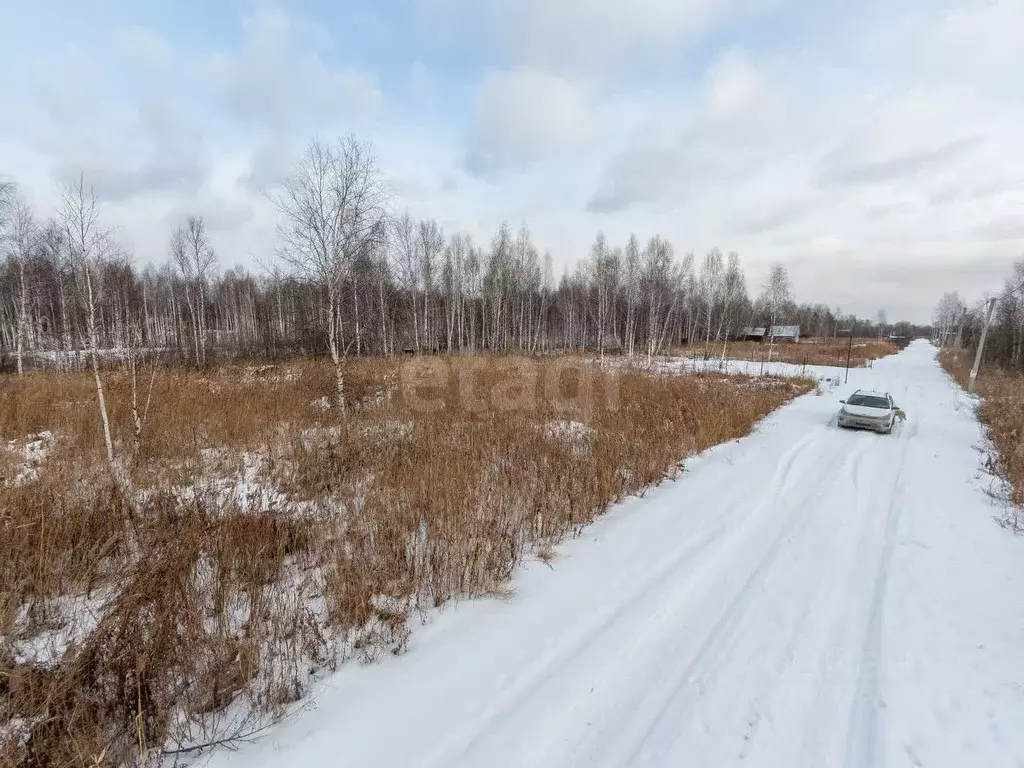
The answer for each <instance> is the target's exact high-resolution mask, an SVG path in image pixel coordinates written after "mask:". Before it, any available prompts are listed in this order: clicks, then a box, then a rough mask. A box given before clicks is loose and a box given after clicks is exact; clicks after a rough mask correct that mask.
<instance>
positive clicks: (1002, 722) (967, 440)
mask: <svg viewBox="0 0 1024 768" xmlns="http://www.w3.org/2000/svg"><path fill="white" fill-rule="evenodd" d="M857 386H872V387H876V388H884V389H888V390H889V391H890V392H892V394H893V396H894V398H895V399H896V401H897V403H898V404H899V405H900V406H901V407H903V408H904V409H905V410H906V411H907V413H908V416H909V421H908V422H907V423H905V424H903V425H901V426H900V427H898V428H897V430H896V432H894V434H893V435H892V436H890V437H883V436H878V435H873V434H867V433H861V432H845V431H841V430H839V429H838V428H836V427H835V426H834V415H835V411H836V409H837V408H838V402H837V400H838V399H839V397H841V396H842V395H843V394H845V393H847V392H849V391H852V389H854V388H855V387H857ZM982 442H983V436H982V431H981V428H980V427H979V425H978V423H977V421H976V419H975V417H974V414H973V411H972V408H971V404H970V400H969V399H968V397H967V396H966V395H964V394H963V393H962V392H960V391H959V390H958V389H957V388H956V387H955V386H954V385H953V384H952V383H951V382H950V381H949V380H948V379H947V378H946V376H945V375H944V374H943V373H942V371H941V369H940V368H939V367H938V364H937V362H936V361H935V355H934V350H933V348H932V347H931V346H929V345H928V344H925V343H921V342H918V343H915V344H913V345H912V346H911V347H910V348H909V349H908V350H906V351H905V352H903V353H901V354H900V355H897V356H894V357H891V358H887V359H885V360H882V361H878V362H877V363H876V364H875V366H874V368H873V369H870V370H867V369H862V370H855V371H852V372H851V375H850V384H849V386H847V387H844V388H842V389H841V390H838V391H836V392H833V393H829V394H826V395H824V396H821V397H816V396H814V395H813V394H812V395H808V396H805V397H802V398H800V399H798V400H796V401H795V402H793V403H792V404H790V405H788V406H787V407H785V408H783V409H781V410H780V411H778V412H776V413H775V414H773V415H772V416H770V417H769V418H768V419H766V420H765V422H764V423H763V424H762V425H761V426H760V427H759V428H758V429H757V430H756V432H755V433H754V434H753V435H751V436H749V437H748V438H746V439H744V440H741V441H738V442H734V443H731V444H728V445H725V446H719V447H718V448H716V449H714V450H712V451H710V452H709V453H708V454H705V455H704V456H701V457H698V458H697V459H695V460H693V461H691V462H689V463H688V465H687V470H688V471H687V472H686V473H685V474H684V475H683V477H682V478H681V479H680V480H679V481H676V482H667V483H664V484H663V485H661V486H660V487H658V488H656V489H653V490H651V491H650V492H648V493H647V495H646V497H644V498H635V499H631V500H629V501H627V502H625V503H623V504H620V505H618V506H616V507H615V508H614V509H613V510H612V511H611V512H610V513H609V514H608V515H607V516H606V517H604V518H602V519H601V520H600V521H599V522H598V523H596V524H595V525H593V526H592V527H591V528H589V529H588V530H587V531H586V533H585V535H584V536H583V537H582V538H581V539H579V540H576V541H573V542H569V543H567V544H566V545H564V546H563V547H562V548H561V549H560V552H559V556H558V558H557V559H556V560H555V561H554V563H553V568H548V567H546V566H545V565H543V564H539V563H536V564H533V565H531V566H529V567H527V568H525V569H523V570H522V571H521V572H520V573H519V574H518V575H517V577H516V581H515V596H514V597H513V598H511V599H508V600H498V599H494V600H480V601H470V602H463V603H461V604H459V605H453V606H451V607H449V608H446V609H445V610H443V611H441V612H440V613H439V614H438V615H437V616H435V617H434V618H433V619H432V620H431V622H430V623H429V624H427V625H426V626H424V627H417V628H416V629H415V630H414V632H413V635H412V640H411V644H410V649H409V651H408V653H407V654H405V655H404V656H401V657H398V658H394V659H389V660H387V661H386V662H383V663H381V664H377V665H369V666H359V665H349V666H346V667H344V668H343V669H342V670H341V671H340V672H339V673H338V674H336V675H335V676H334V677H333V678H331V679H330V681H329V682H328V683H327V684H326V685H325V686H324V687H323V688H321V689H320V690H319V691H318V693H317V695H316V699H315V702H314V703H313V705H312V707H311V708H310V710H308V711H306V712H303V713H300V714H298V715H297V716H295V717H294V718H292V719H290V720H288V721H286V722H284V723H282V724H281V725H279V726H277V727H276V728H274V729H273V730H272V731H271V732H270V733H269V734H268V735H266V736H265V737H263V738H262V739H261V740H259V741H257V742H255V743H253V744H251V745H246V746H244V747H243V748H241V749H240V750H239V751H237V752H226V751H225V752H218V753H215V754H214V755H213V759H212V764H214V765H217V766H227V765H230V766H247V767H252V766H265V765H275V766H302V767H303V768H314V767H315V766H359V767H360V768H363V767H367V766H394V767H395V768H410V767H411V766H429V767H431V768H434V767H436V768H440V767H441V766H480V767H481V768H499V767H501V766H530V767H531V768H533V767H540V766H543V767H544V768H556V767H558V766H586V767H588V768H589V767H591V766H594V767H599V766H629V765H636V766H641V765H642V766H696V767H701V768H703V767H705V766H706V767H708V768H722V767H723V766H737V765H747V766H770V767H771V768H800V767H803V766H806V767H807V768H827V767H828V766H845V767H848V768H854V767H856V768H861V767H864V768H867V767H868V766H951V767H955V768H969V767H973V766H978V767H979V768H980V767H982V766H984V768H997V767H999V766H1021V765H1024V541H1022V540H1021V539H1020V538H1018V537H1015V536H1014V535H1013V534H1012V533H1010V532H1008V531H1006V530H1004V529H1003V528H1001V527H1000V526H998V525H997V524H996V523H995V522H994V520H993V516H994V515H995V514H997V513H998V509H997V508H996V506H994V503H993V502H992V501H991V500H990V498H989V497H988V496H987V495H986V494H985V488H986V484H987V482H988V481H987V479H985V478H983V477H981V476H980V473H979V453H978V450H977V449H978V447H979V446H980V445H981V444H982Z"/></svg>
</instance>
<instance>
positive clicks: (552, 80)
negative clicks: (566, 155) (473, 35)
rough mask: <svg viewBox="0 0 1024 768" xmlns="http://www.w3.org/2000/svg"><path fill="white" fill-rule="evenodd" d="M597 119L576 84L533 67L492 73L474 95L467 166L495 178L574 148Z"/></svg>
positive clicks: (586, 135)
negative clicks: (473, 114)
mask: <svg viewBox="0 0 1024 768" xmlns="http://www.w3.org/2000/svg"><path fill="white" fill-rule="evenodd" d="M593 120H594V115H593V114H592V111H591V107H590V104H589V100H588V96H587V93H586V90H585V88H584V87H582V86H581V85H580V84H578V83H576V82H573V81H570V80H568V79H565V78H563V77H560V76H558V75H552V74H549V73H546V72H541V71H538V70H533V69H513V70H501V71H498V70H495V71H491V72H488V73H487V74H486V75H485V76H484V78H483V81H482V83H481V84H480V86H479V89H478V90H477V94H476V115H475V122H474V126H473V129H472V130H473V133H472V138H471V140H470V146H469V150H468V153H467V156H466V169H467V170H468V171H469V172H470V173H472V174H474V175H479V176H484V177H496V176H498V175H500V174H501V173H502V172H503V171H505V170H508V169H513V170H521V169H523V168H526V167H529V166H530V165H533V164H534V163H537V162H539V161H541V160H543V159H545V158H548V157H550V156H551V155H552V154H553V153H555V152H563V151H569V152H571V151H574V150H576V149H578V148H579V147H580V146H581V145H583V144H585V143H586V142H587V141H589V140H590V139H591V138H592V136H593Z"/></svg>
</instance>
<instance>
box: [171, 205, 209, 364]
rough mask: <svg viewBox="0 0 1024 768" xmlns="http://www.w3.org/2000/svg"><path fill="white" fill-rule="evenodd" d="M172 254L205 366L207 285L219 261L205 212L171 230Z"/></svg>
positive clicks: (197, 355)
mask: <svg viewBox="0 0 1024 768" xmlns="http://www.w3.org/2000/svg"><path fill="white" fill-rule="evenodd" d="M171 257H172V259H173V260H174V263H175V265H176V266H177V267H178V272H179V273H180V274H181V280H182V282H183V283H184V286H185V302H186V304H187V305H188V311H189V317H190V318H191V321H192V338H193V343H194V345H195V358H196V366H197V367H199V368H202V367H203V366H205V365H206V285H207V280H208V279H209V277H210V272H211V271H212V269H213V267H214V265H215V264H216V263H217V255H216V253H215V252H214V250H213V247H212V246H211V245H210V239H209V237H208V235H207V234H206V224H205V222H204V221H203V217H202V216H189V217H188V221H186V223H185V226H183V227H178V228H177V229H175V230H174V232H173V233H172V234H171Z"/></svg>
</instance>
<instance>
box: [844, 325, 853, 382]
mask: <svg viewBox="0 0 1024 768" xmlns="http://www.w3.org/2000/svg"><path fill="white" fill-rule="evenodd" d="M852 354H853V326H852V325H851V326H850V343H849V344H848V345H847V346H846V378H845V379H844V380H843V384H849V383H850V356H851V355H852Z"/></svg>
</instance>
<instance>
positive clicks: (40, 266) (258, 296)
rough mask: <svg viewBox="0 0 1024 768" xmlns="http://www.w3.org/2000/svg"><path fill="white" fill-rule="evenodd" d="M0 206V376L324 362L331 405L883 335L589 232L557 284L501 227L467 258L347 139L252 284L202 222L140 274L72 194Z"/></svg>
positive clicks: (97, 212)
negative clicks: (347, 395) (414, 354)
mask: <svg viewBox="0 0 1024 768" xmlns="http://www.w3.org/2000/svg"><path fill="white" fill-rule="evenodd" d="M0 198H2V200H3V202H2V210H3V215H2V230H0V232H2V236H3V253H4V261H3V263H2V267H0V366H3V367H4V368H5V369H8V370H18V371H23V370H26V369H28V368H30V367H39V366H43V365H69V366H75V365H82V364H84V362H85V361H86V360H87V359H88V358H89V354H90V353H95V356H96V357H97V359H98V360H99V361H100V362H102V361H103V360H104V359H105V356H110V355H113V356H117V355H119V354H120V355H122V356H123V355H126V354H128V353H129V352H131V351H133V350H135V351H140V352H141V351H142V350H145V351H152V350H159V351H160V352H161V354H163V355H164V356H166V357H168V358H174V359H178V360H180V361H187V362H189V363H191V364H193V365H196V366H200V367H201V366H204V365H206V364H207V363H208V362H210V361H211V360H212V359H221V358H224V357H230V356H240V355H241V356H248V357H259V358H275V357H278V356H282V355H294V354H304V355H317V354H324V353H330V354H331V356H332V358H333V359H334V361H335V363H336V365H337V368H338V374H339V395H341V394H342V391H343V386H344V385H343V370H342V368H343V363H344V361H345V360H346V359H347V358H348V357H350V356H353V355H357V356H358V355H392V354H401V353H403V352H404V351H418V352H475V351H481V350H489V351H495V352H510V351H520V352H528V353H547V352H555V351H564V350H579V351H587V352H596V353H599V354H605V353H621V354H628V355H655V354H658V353H660V352H662V351H664V350H665V349H668V348H672V347H676V346H679V345H683V344H689V345H691V346H695V345H703V348H705V349H706V350H707V351H708V353H709V354H710V353H711V350H712V347H716V348H717V345H719V344H722V345H724V344H727V343H728V340H730V339H731V338H734V337H735V336H736V335H737V334H738V333H739V331H740V330H741V329H742V328H743V327H745V326H749V325H772V324H776V325H777V324H792V325H799V326H800V327H801V333H802V335H804V336H818V337H831V336H834V335H836V334H837V333H838V332H839V331H840V330H841V329H846V328H850V327H855V328H856V329H857V332H858V333H859V334H861V335H873V334H875V333H879V332H882V331H884V332H888V331H890V330H893V327H891V326H885V327H880V326H878V325H876V324H874V323H871V322H867V321H862V320H858V319H857V318H855V317H852V316H841V315H840V313H839V312H838V311H833V310H831V309H829V308H828V307H826V306H824V305H821V304H814V305H811V304H797V303H796V302H795V301H794V300H793V298H792V296H791V292H790V285H789V279H788V276H787V274H786V270H785V267H784V266H782V265H776V266H775V267H774V268H773V269H772V271H771V275H770V278H769V280H768V281H767V283H766V285H765V286H764V287H763V290H762V291H760V292H759V293H758V294H757V295H756V296H753V297H752V296H751V295H750V293H749V292H748V286H747V281H746V277H745V275H744V272H743V269H742V265H741V262H740V258H739V255H738V254H736V253H729V254H723V253H722V252H720V251H718V250H717V249H716V250H712V251H711V252H709V253H707V254H705V255H704V256H702V257H700V258H697V257H696V256H694V254H692V253H686V254H678V253H676V251H675V249H674V248H673V246H672V244H671V243H669V242H668V241H667V240H665V239H663V238H661V237H659V236H654V237H651V238H649V239H648V240H646V241H641V240H640V239H639V238H638V237H636V236H631V237H630V238H629V239H628V241H627V242H625V243H622V244H612V243H609V242H608V241H607V240H606V239H605V237H604V236H603V235H600V234H599V235H597V237H596V239H595V241H594V243H593V245H592V247H591V248H590V252H589V254H587V255H586V256H585V257H583V258H581V259H580V260H579V261H578V262H577V263H576V265H575V267H574V268H572V269H569V270H566V271H565V272H564V273H563V274H561V275H560V276H559V278H558V279H556V277H555V274H554V269H553V266H552V259H551V255H550V254H549V253H544V254H543V255H542V254H541V252H540V250H539V249H538V247H537V245H536V244H535V243H534V242H533V239H532V237H531V235H530V231H529V229H528V228H527V227H526V226H525V225H523V226H521V227H519V228H518V229H514V228H513V227H512V226H510V225H509V224H508V223H505V224H502V225H501V226H500V227H499V228H498V231H497V232H496V233H495V234H494V235H493V237H492V238H491V240H490V242H488V243H477V242H474V241H473V239H472V238H471V237H470V236H468V235H467V234H465V233H459V232H455V233H445V232H443V231H442V229H441V228H440V227H439V226H438V224H437V222H436V221H434V220H431V219H425V220H419V221H417V220H414V219H412V218H411V217H410V216H409V214H407V213H406V214H399V215H396V214H395V213H394V212H393V211H392V210H391V207H390V205H389V203H390V201H389V200H388V198H387V194H386V185H385V184H384V183H383V180H382V178H381V176H380V174H379V171H378V169H377V166H376V163H375V160H374V158H373V156H372V154H371V153H370V152H369V150H368V148H367V146H366V145H364V144H362V143H360V142H359V141H358V140H356V139H355V138H353V137H351V136H349V137H345V138H343V139H341V140H339V141H338V142H336V143H332V144H326V143H322V142H313V143H312V144H311V145H310V147H309V148H308V150H307V151H306V153H305V154H304V155H303V156H302V157H301V158H300V159H299V161H298V163H297V165H296V167H295V170H294V171H293V173H292V174H291V175H290V176H289V178H288V179H287V181H286V183H285V184H284V187H283V191H281V193H280V194H279V195H278V196H277V197H276V198H275V203H276V205H277V208H278V211H279V213H280V217H281V225H280V227H279V238H278V242H277V243H276V249H275V260H274V262H273V265H272V266H271V268H270V269H269V270H267V271H265V272H264V273H263V274H260V275H253V274H250V273H248V272H247V271H245V270H244V269H240V268H235V269H228V270H224V271H222V270H220V269H219V268H218V266H219V265H218V259H217V255H216V243H215V242H214V241H213V239H212V238H211V236H210V234H209V233H208V231H207V229H206V226H205V224H204V222H203V218H202V216H201V215H199V212H197V215H196V216H193V217H189V218H188V219H187V220H185V221H183V222H182V223H181V226H180V227H178V228H177V229H175V230H174V231H173V232H171V233H169V236H168V247H167V252H166V254H165V255H164V258H163V259H162V263H161V265H160V266H147V267H145V268H141V269H140V268H139V267H138V266H137V265H136V264H134V263H133V260H132V259H131V258H130V256H129V255H128V253H127V252H126V251H125V250H124V249H123V248H122V247H121V246H120V244H118V243H117V242H116V241H115V239H114V238H113V237H112V235H111V233H110V231H109V230H108V229H106V228H105V227H104V224H103V214H102V208H101V202H100V198H99V197H98V194H97V191H96V190H93V189H92V188H91V187H90V186H89V185H88V180H86V179H83V178H80V179H78V180H76V181H75V182H74V183H72V184H70V185H68V186H67V187H66V188H65V189H64V190H63V199H62V204H61V206H60V207H59V209H58V210H56V211H54V212H52V213H50V214H49V215H47V216H41V215H40V214H39V213H37V212H35V211H33V210H31V209H30V207H29V206H28V205H27V204H26V203H25V202H24V198H23V197H22V196H21V195H20V194H19V192H18V190H17V189H16V187H15V186H14V185H13V184H11V183H8V184H7V185H5V186H4V187H3V189H2V190H0ZM883 326H884V323H883ZM896 330H898V329H896ZM719 351H720V352H721V350H719Z"/></svg>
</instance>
